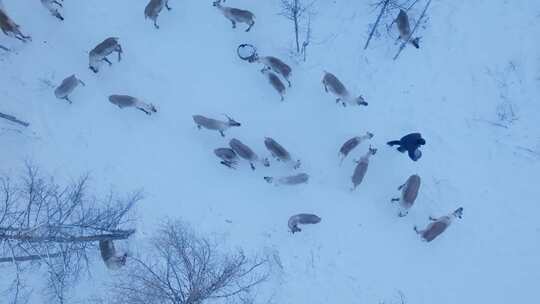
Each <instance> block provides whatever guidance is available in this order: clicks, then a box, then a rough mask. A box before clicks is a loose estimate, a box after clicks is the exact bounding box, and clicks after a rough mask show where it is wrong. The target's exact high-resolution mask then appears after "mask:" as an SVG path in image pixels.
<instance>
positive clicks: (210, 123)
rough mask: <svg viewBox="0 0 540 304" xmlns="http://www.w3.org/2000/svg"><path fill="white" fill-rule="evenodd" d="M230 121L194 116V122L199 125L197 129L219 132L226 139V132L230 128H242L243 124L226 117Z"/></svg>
mask: <svg viewBox="0 0 540 304" xmlns="http://www.w3.org/2000/svg"><path fill="white" fill-rule="evenodd" d="M225 117H227V119H228V121H226V122H225V121H221V120H217V119H213V118H208V117H205V116H202V115H193V121H194V122H195V124H197V128H198V129H199V130H200V129H201V128H205V129H208V130H217V131H219V134H221V136H222V137H225V133H224V132H225V130H227V129H228V128H230V127H240V126H241V125H242V124H240V123H239V122H237V121H235V120H234V119H232V118H230V117H229V116H227V115H225Z"/></svg>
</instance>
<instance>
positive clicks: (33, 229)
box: [0, 164, 142, 303]
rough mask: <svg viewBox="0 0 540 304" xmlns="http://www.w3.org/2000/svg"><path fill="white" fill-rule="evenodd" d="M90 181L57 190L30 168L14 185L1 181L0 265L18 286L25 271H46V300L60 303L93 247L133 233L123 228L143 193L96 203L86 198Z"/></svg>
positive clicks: (84, 179)
mask: <svg viewBox="0 0 540 304" xmlns="http://www.w3.org/2000/svg"><path fill="white" fill-rule="evenodd" d="M88 181H89V178H88V176H87V175H84V176H82V177H81V178H79V179H78V180H76V181H74V182H72V183H69V184H68V185H67V186H60V185H58V184H57V183H55V182H54V180H53V179H52V178H51V177H44V176H42V175H41V174H40V172H39V170H38V169H37V168H36V167H34V166H32V165H31V164H27V166H26V172H25V174H24V176H23V177H22V178H21V179H20V180H19V181H18V182H15V183H13V182H12V181H11V179H10V178H9V177H7V176H4V177H0V204H1V206H0V263H3V264H6V265H9V264H11V265H13V266H15V269H14V273H15V276H16V278H15V280H18V281H20V280H21V278H22V276H23V275H24V274H25V273H27V272H30V271H32V272H36V271H37V272H39V271H41V270H44V271H45V272H46V273H47V274H48V277H49V278H48V287H49V293H50V296H51V297H52V298H54V299H55V300H56V301H57V302H59V303H63V302H65V301H66V291H67V290H68V289H69V288H70V287H71V286H73V285H74V284H75V283H76V282H77V280H78V278H79V277H80V274H81V272H82V271H87V272H89V258H88V255H89V253H90V252H91V251H94V250H96V251H97V246H96V245H97V244H96V243H97V242H99V241H103V240H123V239H127V238H129V237H130V236H131V235H132V234H133V233H134V232H135V230H134V229H132V228H126V227H125V226H127V225H129V224H130V223H131V221H130V219H129V217H128V215H129V213H128V212H129V210H131V209H132V207H133V206H134V204H135V203H136V202H137V201H139V200H140V199H142V195H141V193H140V192H135V193H133V194H131V195H130V196H128V197H127V198H125V199H116V198H115V197H114V196H113V195H109V196H108V197H106V198H105V199H97V198H95V197H93V196H90V195H89V194H88V187H87V186H88ZM35 262H39V263H35ZM23 263H24V264H25V265H27V266H28V267H25V268H23V267H21V266H22V265H23ZM17 286H22V285H21V284H17ZM18 292H19V291H17V289H13V291H12V294H16V293H18ZM12 297H15V295H13V296H12Z"/></svg>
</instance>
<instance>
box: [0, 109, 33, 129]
mask: <svg viewBox="0 0 540 304" xmlns="http://www.w3.org/2000/svg"><path fill="white" fill-rule="evenodd" d="M0 118H4V119H7V120H9V121H11V122H14V123H18V124H20V125H23V126H25V127H28V126H29V125H30V124H29V123H27V122H24V121H22V120H18V119H17V118H16V117H15V116H12V115H7V114H4V113H2V112H0Z"/></svg>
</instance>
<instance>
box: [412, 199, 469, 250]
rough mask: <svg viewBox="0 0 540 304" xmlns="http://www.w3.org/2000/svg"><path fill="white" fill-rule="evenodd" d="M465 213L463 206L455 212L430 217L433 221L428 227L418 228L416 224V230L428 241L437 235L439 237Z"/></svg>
mask: <svg viewBox="0 0 540 304" xmlns="http://www.w3.org/2000/svg"><path fill="white" fill-rule="evenodd" d="M462 215H463V207H459V208H457V209H456V210H455V211H454V212H452V213H450V214H448V215H445V216H442V217H440V218H438V219H436V218H433V217H431V216H430V217H429V219H430V220H431V221H432V223H430V224H429V225H428V226H427V227H426V229H424V230H418V228H417V227H416V226H414V231H416V233H417V234H420V236H421V237H422V239H423V240H424V241H426V242H431V241H433V240H434V239H435V238H436V237H438V236H439V235H440V234H441V233H443V232H444V231H445V230H446V228H448V226H450V224H452V222H453V221H454V219H456V218H461V217H462Z"/></svg>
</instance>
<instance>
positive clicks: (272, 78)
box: [261, 69, 285, 101]
mask: <svg viewBox="0 0 540 304" xmlns="http://www.w3.org/2000/svg"><path fill="white" fill-rule="evenodd" d="M261 73H263V74H264V75H266V77H267V78H268V82H269V83H270V84H271V85H272V87H273V88H274V89H275V90H276V91H277V92H278V93H279V96H280V97H281V101H283V100H284V99H285V98H284V97H283V95H284V94H285V85H284V84H283V82H281V80H280V79H279V77H278V76H277V75H276V74H274V73H273V72H271V71H270V70H267V69H263V70H261Z"/></svg>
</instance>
